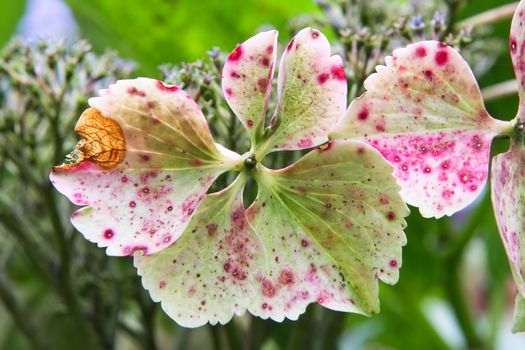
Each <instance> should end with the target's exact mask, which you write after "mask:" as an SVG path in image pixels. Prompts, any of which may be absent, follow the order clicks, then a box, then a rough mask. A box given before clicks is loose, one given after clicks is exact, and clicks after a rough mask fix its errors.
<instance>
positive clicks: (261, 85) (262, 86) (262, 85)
mask: <svg viewBox="0 0 525 350" xmlns="http://www.w3.org/2000/svg"><path fill="white" fill-rule="evenodd" d="M267 87H268V79H266V78H261V79H259V80H257V88H258V89H259V91H261V92H266V88H267Z"/></svg>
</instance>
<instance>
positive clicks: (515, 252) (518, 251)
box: [491, 141, 525, 331]
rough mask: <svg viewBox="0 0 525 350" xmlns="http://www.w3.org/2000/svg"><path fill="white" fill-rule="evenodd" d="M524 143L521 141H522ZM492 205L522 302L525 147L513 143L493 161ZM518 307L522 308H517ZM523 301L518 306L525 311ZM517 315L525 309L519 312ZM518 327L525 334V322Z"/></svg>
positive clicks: (524, 250)
mask: <svg viewBox="0 0 525 350" xmlns="http://www.w3.org/2000/svg"><path fill="white" fill-rule="evenodd" d="M520 142H521V141H520ZM491 182H492V204H493V207H494V213H495V215H496V222H497V224H498V228H499V232H500V235H501V239H502V241H503V246H504V247H505V251H506V252H507V257H508V258H509V262H510V267H511V271H512V275H513V277H514V281H515V282H516V287H517V289H518V294H519V295H518V296H517V298H518V299H519V298H520V296H521V298H522V299H523V298H525V279H524V276H523V274H524V272H525V148H524V147H523V145H521V144H518V143H514V144H513V145H512V146H511V149H510V151H508V152H507V153H504V154H500V155H498V156H496V157H494V159H493V161H492V179H491ZM518 304H519V305H518ZM523 304H524V303H523V302H517V303H516V305H517V307H520V308H523V307H525V305H523ZM515 314H516V315H522V317H523V315H524V314H525V310H516V312H515ZM521 323H522V324H521V326H519V325H518V324H517V325H516V326H517V328H516V331H525V321H523V320H522V322H521Z"/></svg>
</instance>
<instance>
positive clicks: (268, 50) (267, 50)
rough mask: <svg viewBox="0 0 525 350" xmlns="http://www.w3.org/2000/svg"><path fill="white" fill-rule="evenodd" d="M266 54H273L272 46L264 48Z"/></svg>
mask: <svg viewBox="0 0 525 350" xmlns="http://www.w3.org/2000/svg"><path fill="white" fill-rule="evenodd" d="M266 52H267V53H268V54H269V55H270V54H272V53H273V45H268V46H267V47H266Z"/></svg>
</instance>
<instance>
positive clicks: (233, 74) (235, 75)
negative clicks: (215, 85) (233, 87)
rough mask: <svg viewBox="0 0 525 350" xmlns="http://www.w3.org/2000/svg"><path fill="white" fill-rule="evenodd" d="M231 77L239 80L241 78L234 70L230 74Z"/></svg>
mask: <svg viewBox="0 0 525 350" xmlns="http://www.w3.org/2000/svg"><path fill="white" fill-rule="evenodd" d="M230 77H232V78H235V79H238V78H240V77H241V76H240V75H239V73H237V72H236V71H234V70H232V71H231V73H230Z"/></svg>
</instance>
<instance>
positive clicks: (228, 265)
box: [223, 262, 231, 272]
mask: <svg viewBox="0 0 525 350" xmlns="http://www.w3.org/2000/svg"><path fill="white" fill-rule="evenodd" d="M223 268H224V271H226V272H230V269H231V265H230V263H229V262H226V263H224V265H223Z"/></svg>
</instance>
